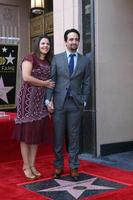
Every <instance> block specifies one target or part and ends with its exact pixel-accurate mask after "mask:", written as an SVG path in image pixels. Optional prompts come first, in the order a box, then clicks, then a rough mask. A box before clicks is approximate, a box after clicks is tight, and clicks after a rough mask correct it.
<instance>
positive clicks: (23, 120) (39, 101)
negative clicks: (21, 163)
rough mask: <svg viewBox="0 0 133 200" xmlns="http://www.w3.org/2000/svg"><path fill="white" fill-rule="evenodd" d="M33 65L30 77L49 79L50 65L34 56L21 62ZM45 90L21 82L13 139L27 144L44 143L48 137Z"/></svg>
mask: <svg viewBox="0 0 133 200" xmlns="http://www.w3.org/2000/svg"><path fill="white" fill-rule="evenodd" d="M25 60H27V61H30V62H32V64H33V68H32V76H34V77H36V78H38V79H40V80H47V79H49V77H50V65H49V63H48V62H47V61H44V60H40V59H39V58H37V56H36V55H35V54H29V55H27V56H26V57H25V58H24V60H23V61H25ZM21 68H22V67H21ZM45 91H46V88H45V87H40V86H33V85H31V84H29V83H27V82H25V81H22V84H21V87H20V90H19V91H18V94H17V117H16V122H15V123H16V125H15V129H14V133H13V138H14V139H16V140H18V141H23V142H25V143H27V144H40V143H43V142H46V140H47V139H48V138H49V137H48V120H49V119H48V112H47V110H46V107H45V106H44V95H45Z"/></svg>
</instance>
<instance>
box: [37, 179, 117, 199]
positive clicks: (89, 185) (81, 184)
mask: <svg viewBox="0 0 133 200" xmlns="http://www.w3.org/2000/svg"><path fill="white" fill-rule="evenodd" d="M96 179H97V178H90V179H87V180H83V181H78V182H72V181H65V180H59V179H55V181H56V182H57V183H58V184H59V186H56V187H53V188H48V189H43V190H39V191H38V192H55V191H56V192H58V191H67V192H68V193H69V194H71V195H72V196H73V197H74V198H75V199H78V198H79V197H80V196H81V195H82V193H83V192H84V191H86V190H114V189H116V188H113V187H106V186H100V185H94V184H93V183H94V182H95V181H96Z"/></svg>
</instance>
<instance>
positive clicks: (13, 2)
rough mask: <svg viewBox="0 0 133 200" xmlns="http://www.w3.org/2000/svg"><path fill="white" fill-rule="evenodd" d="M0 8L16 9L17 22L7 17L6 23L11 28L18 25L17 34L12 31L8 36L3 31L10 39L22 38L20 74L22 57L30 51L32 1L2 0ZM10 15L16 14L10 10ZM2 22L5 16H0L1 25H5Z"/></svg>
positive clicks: (20, 45) (0, 0)
mask: <svg viewBox="0 0 133 200" xmlns="http://www.w3.org/2000/svg"><path fill="white" fill-rule="evenodd" d="M0 6H1V7H3V6H5V7H7V6H8V7H9V9H10V8H11V9H12V8H15V7H16V16H15V17H16V18H15V21H14V22H11V21H10V20H11V19H10V18H9V17H5V22H4V23H7V24H8V26H10V22H11V23H16V24H17V28H16V29H17V30H16V32H15V33H14V31H12V34H11V31H9V33H7V35H6V33H4V31H3V35H4V36H8V37H9V36H12V37H18V38H20V41H19V60H18V72H19V65H20V62H21V60H22V57H23V56H24V55H25V54H26V53H27V52H28V51H29V17H30V13H29V6H30V0H28V1H27V0H23V1H21V0H0ZM10 14H11V15H13V14H14V13H10V10H9V15H10ZM13 17H14V16H13ZM2 20H3V16H2V15H0V25H3V22H2ZM12 27H13V25H12ZM10 28H11V27H10ZM8 34H9V35H8ZM0 35H1V36H2V33H0ZM19 79H20V77H19V73H18V80H19ZM18 82H19V81H18Z"/></svg>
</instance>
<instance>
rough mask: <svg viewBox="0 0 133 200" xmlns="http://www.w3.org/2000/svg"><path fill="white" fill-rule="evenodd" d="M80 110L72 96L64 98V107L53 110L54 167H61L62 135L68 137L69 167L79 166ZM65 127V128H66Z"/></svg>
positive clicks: (62, 163)
mask: <svg viewBox="0 0 133 200" xmlns="http://www.w3.org/2000/svg"><path fill="white" fill-rule="evenodd" d="M81 116H82V110H81V109H80V108H79V107H77V105H76V104H75V102H74V100H73V99H72V98H70V97H69V98H66V101H65V103H64V108H63V109H62V110H57V109H56V110H55V112H54V115H53V120H54V128H55V155H56V160H55V167H63V165H64V157H63V147H64V138H65V137H64V136H65V133H67V137H68V152H69V166H70V168H71V169H74V168H78V167H79V160H78V153H79V134H80V124H81ZM66 129H67V130H66Z"/></svg>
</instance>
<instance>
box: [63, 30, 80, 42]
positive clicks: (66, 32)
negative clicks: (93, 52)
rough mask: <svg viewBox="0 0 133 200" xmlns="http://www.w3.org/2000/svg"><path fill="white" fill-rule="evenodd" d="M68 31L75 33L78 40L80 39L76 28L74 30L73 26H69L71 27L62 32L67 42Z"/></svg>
mask: <svg viewBox="0 0 133 200" xmlns="http://www.w3.org/2000/svg"><path fill="white" fill-rule="evenodd" d="M69 33H77V35H78V37H79V40H80V33H79V31H78V30H76V29H75V28H71V29H68V30H66V31H65V33H64V41H65V42H67V36H68V34H69Z"/></svg>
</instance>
